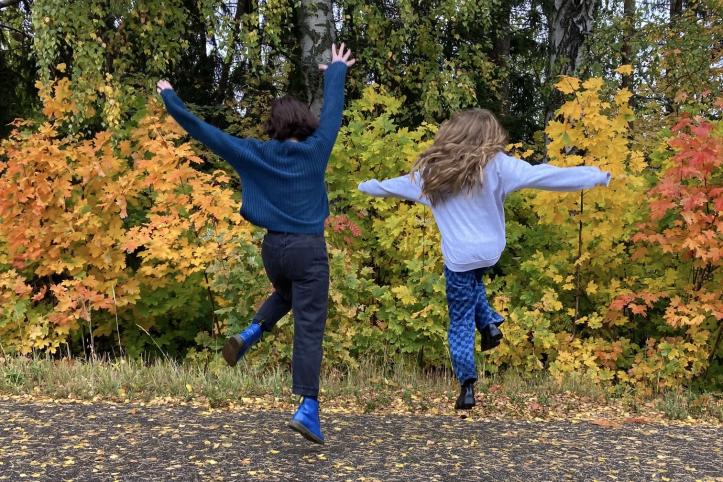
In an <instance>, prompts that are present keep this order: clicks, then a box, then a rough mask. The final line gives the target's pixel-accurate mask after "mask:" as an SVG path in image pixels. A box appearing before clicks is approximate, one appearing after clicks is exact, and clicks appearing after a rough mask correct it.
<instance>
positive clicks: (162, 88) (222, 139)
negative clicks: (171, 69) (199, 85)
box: [157, 80, 240, 165]
mask: <svg viewBox="0 0 723 482" xmlns="http://www.w3.org/2000/svg"><path fill="white" fill-rule="evenodd" d="M157 90H158V91H159V93H160V94H161V97H162V98H163V102H164V103H165V104H166V109H167V110H168V113H169V114H171V116H172V117H173V118H174V119H175V120H176V122H178V124H179V125H180V126H181V127H183V128H184V129H185V130H186V132H188V133H189V134H190V135H191V137H193V138H194V139H196V140H197V141H199V142H201V143H202V144H204V145H205V146H206V147H208V148H209V149H211V150H212V151H213V152H214V153H215V154H217V155H219V156H221V157H222V158H223V159H224V160H226V161H227V162H229V163H231V164H234V165H235V164H237V162H238V158H239V141H240V139H238V138H237V137H234V136H232V135H230V134H227V133H225V132H223V131H222V130H221V129H218V128H217V127H214V126H212V125H211V124H208V123H206V122H204V121H202V120H201V119H199V118H198V117H196V116H195V115H193V114H191V112H189V110H188V109H187V108H186V106H185V105H184V104H183V101H182V100H181V99H180V98H179V97H178V96H177V95H176V93H175V92H174V90H173V88H172V87H171V84H169V83H168V82H167V81H165V80H161V81H160V82H158V86H157Z"/></svg>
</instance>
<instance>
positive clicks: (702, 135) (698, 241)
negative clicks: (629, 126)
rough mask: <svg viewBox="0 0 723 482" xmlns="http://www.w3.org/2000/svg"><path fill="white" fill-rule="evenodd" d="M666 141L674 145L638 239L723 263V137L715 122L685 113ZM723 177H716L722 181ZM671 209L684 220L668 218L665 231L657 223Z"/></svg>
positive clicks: (704, 261)
mask: <svg viewBox="0 0 723 482" xmlns="http://www.w3.org/2000/svg"><path fill="white" fill-rule="evenodd" d="M673 131H674V132H675V133H676V134H675V136H674V137H673V138H672V139H670V141H669V142H668V143H669V145H670V147H671V148H673V149H674V152H675V153H674V155H673V157H672V159H671V161H670V163H669V167H668V168H667V169H666V170H665V171H664V172H663V174H662V178H661V181H660V183H659V184H658V185H657V186H656V187H654V188H653V189H651V191H650V193H649V194H650V197H649V199H650V201H649V205H650V210H651V221H650V223H648V224H647V225H643V226H642V227H641V234H639V235H638V236H637V237H636V239H637V240H640V241H647V242H649V243H652V244H657V245H659V246H660V247H661V248H662V249H663V250H664V251H669V252H677V253H685V254H687V255H688V256H691V257H692V258H693V259H694V260H696V261H697V264H698V266H700V265H701V264H702V265H705V264H709V263H714V264H715V263H718V264H719V263H720V260H721V249H722V247H723V231H721V229H720V228H721V226H720V222H719V219H718V217H719V214H718V213H719V212H720V209H719V207H720V206H723V188H721V187H720V185H717V183H716V180H715V176H720V170H721V169H720V168H721V165H722V163H723V138H722V137H721V136H720V135H717V134H716V133H715V131H714V129H713V125H712V123H710V122H708V121H705V120H702V119H690V118H687V117H686V118H683V119H681V120H680V121H679V122H678V123H677V124H676V125H675V127H674V128H673ZM719 182H720V179H718V183H719ZM668 213H673V214H675V215H676V218H677V219H678V220H681V221H682V223H681V222H673V223H668V225H667V226H665V227H664V228H663V229H662V231H661V234H662V236H655V235H652V234H649V233H655V232H656V231H658V229H657V226H656V225H655V224H656V223H657V222H658V221H660V220H662V219H663V217H664V216H666V215H667V214H668Z"/></svg>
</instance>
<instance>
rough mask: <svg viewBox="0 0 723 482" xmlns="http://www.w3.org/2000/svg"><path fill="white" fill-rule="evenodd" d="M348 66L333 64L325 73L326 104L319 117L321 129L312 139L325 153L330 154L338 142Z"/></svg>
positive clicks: (339, 63)
mask: <svg viewBox="0 0 723 482" xmlns="http://www.w3.org/2000/svg"><path fill="white" fill-rule="evenodd" d="M346 71H347V66H346V64H345V63H344V62H340V61H337V62H333V63H332V64H331V65H329V67H327V69H326V71H325V72H324V103H323V105H322V107H321V115H320V116H319V127H317V128H316V130H315V131H314V134H312V138H313V139H314V140H315V141H317V142H318V144H319V146H320V148H321V149H323V150H324V152H326V153H328V154H330V153H331V150H332V148H333V147H334V142H336V136H337V134H338V133H339V128H340V127H341V121H342V115H343V113H344V83H345V81H346Z"/></svg>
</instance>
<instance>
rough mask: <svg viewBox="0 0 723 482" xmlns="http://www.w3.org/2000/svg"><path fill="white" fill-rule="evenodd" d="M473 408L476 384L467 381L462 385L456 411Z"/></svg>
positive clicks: (455, 406) (455, 405)
mask: <svg viewBox="0 0 723 482" xmlns="http://www.w3.org/2000/svg"><path fill="white" fill-rule="evenodd" d="M472 407H474V382H473V381H472V382H470V381H467V382H465V383H463V384H462V389H461V390H460V392H459V397H458V398H457V402H456V403H455V404H454V408H455V409H456V410H469V409H471V408H472Z"/></svg>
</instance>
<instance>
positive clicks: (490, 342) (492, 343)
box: [480, 333, 504, 351]
mask: <svg viewBox="0 0 723 482" xmlns="http://www.w3.org/2000/svg"><path fill="white" fill-rule="evenodd" d="M502 338H504V336H503V335H502V333H500V334H499V336H496V337H494V338H487V337H486V336H483V337H482V342H481V343H480V347H481V348H482V351H487V350H491V349H493V348H494V347H496V346H497V345H499V344H500V342H501V341H502Z"/></svg>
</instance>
